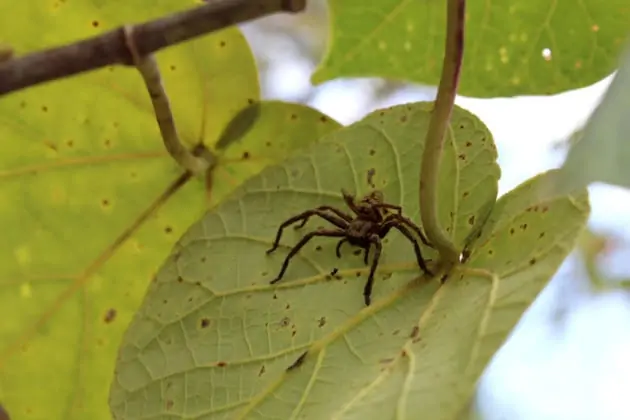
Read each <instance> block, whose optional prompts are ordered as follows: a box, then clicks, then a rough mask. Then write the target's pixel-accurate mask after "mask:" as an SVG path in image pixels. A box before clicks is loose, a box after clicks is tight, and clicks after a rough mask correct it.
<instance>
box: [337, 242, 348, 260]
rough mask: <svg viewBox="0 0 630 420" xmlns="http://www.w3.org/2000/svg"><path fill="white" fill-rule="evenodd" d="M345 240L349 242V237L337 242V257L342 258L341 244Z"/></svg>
mask: <svg viewBox="0 0 630 420" xmlns="http://www.w3.org/2000/svg"><path fill="white" fill-rule="evenodd" d="M344 242H348V238H343V239H342V240H340V241H339V242H338V243H337V248H335V254H337V258H341V245H343V244H344Z"/></svg>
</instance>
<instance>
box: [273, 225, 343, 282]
mask: <svg viewBox="0 0 630 420" xmlns="http://www.w3.org/2000/svg"><path fill="white" fill-rule="evenodd" d="M316 236H328V237H337V238H338V237H342V236H346V233H345V232H344V231H341V230H325V229H322V230H316V231H314V232H309V233H307V234H306V235H304V237H303V238H302V239H301V240H300V242H298V243H297V244H295V246H294V247H293V248H291V251H289V254H288V255H287V256H286V258H285V259H284V262H283V263H282V268H281V269H280V273H278V276H277V277H276V278H275V279H273V280H271V282H270V284H274V283H277V282H279V281H280V279H281V278H282V276H284V272H285V271H287V268H288V267H289V262H290V261H291V258H293V257H294V256H295V254H297V253H298V251H299V250H300V249H302V247H303V246H304V245H306V244H307V242H308V241H310V240H311V239H313V238H314V237H316Z"/></svg>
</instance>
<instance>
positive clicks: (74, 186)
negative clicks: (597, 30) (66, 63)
mask: <svg viewBox="0 0 630 420" xmlns="http://www.w3.org/2000/svg"><path fill="white" fill-rule="evenodd" d="M189 6H190V3H186V2H181V1H158V2H153V3H151V7H147V5H146V3H144V2H139V1H130V2H126V3H125V4H124V7H121V4H119V3H116V2H115V3H111V2H97V1H93V2H56V3H55V2H53V3H49V2H43V1H28V2H20V3H15V2H6V1H5V2H0V15H2V16H12V17H13V18H12V19H6V20H5V21H3V25H2V26H1V27H0V39H3V40H6V41H7V42H8V43H9V44H10V45H11V46H13V47H14V48H15V49H16V50H17V52H18V53H24V52H26V51H31V50H33V49H39V48H44V47H50V46H53V45H56V44H58V43H61V42H70V41H73V40H76V39H80V38H81V37H85V36H88V35H93V34H96V33H100V32H102V31H106V30H109V29H111V28H112V27H115V26H117V25H120V24H123V23H129V22H134V21H139V20H140V21H141V20H144V19H149V18H154V17H158V16H161V15H163V14H165V13H168V12H170V11H173V10H178V9H183V8H186V7H189ZM158 61H159V63H160V67H161V70H162V72H163V76H164V79H165V84H166V89H167V93H168V94H169V96H170V98H171V101H172V105H173V109H174V112H175V117H176V123H177V127H178V129H179V131H180V133H181V135H182V137H183V138H184V140H185V141H186V142H187V143H189V144H194V143H198V142H199V141H200V140H203V141H204V142H205V143H206V144H209V145H213V144H214V143H215V142H216V141H217V140H218V139H219V137H220V136H221V135H222V134H223V131H224V129H225V126H226V125H228V123H229V122H230V121H231V120H232V118H234V116H235V115H237V113H238V112H239V111H240V110H241V109H242V108H243V107H248V106H250V105H249V104H252V103H255V102H256V101H257V100H258V96H259V88H258V81H257V72H256V67H255V63H254V59H253V56H252V54H251V52H250V51H249V48H248V46H247V43H246V41H245V39H244V38H243V36H242V35H241V34H240V32H239V31H238V30H236V29H229V30H225V31H221V32H218V33H216V34H214V35H210V36H207V37H204V38H202V39H199V40H196V41H193V42H191V43H188V44H185V45H183V46H181V47H179V46H178V47H175V48H171V49H169V50H167V51H164V52H160V53H159V55H158ZM234 67H238V68H239V71H238V72H234V71H233V69H234ZM258 107H259V108H261V109H262V110H263V111H262V112H261V117H260V118H258V119H257V120H255V121H253V123H252V126H251V130H252V132H250V133H247V136H246V138H243V139H241V140H240V141H239V142H236V143H234V145H231V146H230V147H228V148H227V149H224V150H220V151H218V153H220V156H219V158H220V159H219V160H220V162H219V166H218V167H217V168H216V170H215V171H214V172H213V173H212V174H211V175H212V176H209V177H208V179H206V180H205V185H204V182H203V181H204V180H196V179H194V180H191V181H189V182H188V183H186V184H184V185H178V184H177V183H176V180H177V179H178V178H180V177H181V174H182V171H181V169H180V168H178V167H177V166H176V164H175V163H174V162H173V161H172V159H170V158H168V157H167V155H166V152H165V150H164V147H163V145H162V140H161V138H160V135H159V131H158V127H157V123H156V121H155V117H154V115H153V112H152V107H151V103H150V100H149V96H148V93H147V92H146V90H145V88H144V85H143V82H142V79H141V77H140V75H139V74H137V72H136V71H135V70H133V69H130V68H120V67H115V68H107V69H103V70H99V71H96V72H92V73H89V74H84V75H81V76H78V77H76V78H71V79H65V80H62V81H59V82H53V83H49V84H46V85H42V86H38V87H34V88H32V89H28V90H25V91H21V92H17V93H15V94H11V95H9V96H6V97H2V98H0V139H2V141H1V142H0V227H1V228H2V232H3V241H2V244H1V246H0V255H1V257H0V307H1V308H2V310H0V312H1V313H2V314H3V322H2V323H0V403H1V404H2V405H3V406H4V407H5V408H6V410H7V412H8V413H9V414H10V415H11V418H17V419H25V420H34V419H42V420H49V419H61V418H63V419H69V420H74V419H77V420H78V419H81V420H83V419H94V420H99V419H103V420H104V419H109V418H111V416H110V413H109V409H108V407H107V395H108V390H109V384H110V382H111V379H112V376H113V370H114V362H115V359H116V354H117V350H118V346H119V344H120V340H121V338H122V334H123V332H124V330H125V329H126V328H127V325H128V322H129V320H130V319H131V317H132V314H133V313H134V312H135V311H136V309H137V307H138V305H139V304H140V301H141V298H142V296H143V295H144V293H145V291H146V287H147V284H148V283H149V279H150V278H151V277H152V276H153V274H154V273H155V272H156V270H157V268H158V267H159V264H160V262H161V261H163V259H164V257H165V255H167V254H168V251H169V250H170V249H171V248H172V246H173V244H174V242H175V240H176V238H177V237H179V236H180V235H181V233H182V232H183V231H185V230H186V229H187V228H188V227H189V226H190V224H191V223H192V222H193V221H194V220H196V219H198V218H199V216H200V215H201V214H202V213H203V211H204V210H205V209H206V208H207V206H208V205H214V204H216V203H217V202H218V201H219V200H220V199H222V198H223V197H225V196H226V195H227V194H229V193H230V192H231V191H233V190H234V189H235V188H236V187H237V186H238V185H239V184H240V183H242V182H243V180H244V179H245V178H247V177H249V176H250V175H251V174H252V173H256V172H257V171H259V170H260V169H261V168H262V166H264V165H266V164H268V163H269V162H272V161H274V159H277V160H282V159H283V158H285V157H286V156H288V155H289V154H290V153H291V151H292V150H293V149H296V148H299V147H302V146H304V145H306V144H309V143H312V142H314V141H316V140H317V139H318V136H319V135H321V134H322V133H323V132H325V131H326V130H331V129H334V128H335V127H337V124H336V123H334V122H333V121H330V120H329V121H328V122H327V123H326V124H324V123H322V121H321V119H322V118H323V117H324V116H323V115H322V114H320V113H319V112H317V111H315V110H312V109H308V108H306V107H303V106H298V105H291V104H277V103H272V104H267V103H261V104H259V105H258ZM292 115H297V116H298V118H299V120H300V121H301V122H300V124H294V125H291V124H285V125H284V127H285V130H284V131H283V132H282V133H280V134H278V136H277V138H280V139H284V140H283V141H281V142H276V141H275V139H272V140H271V144H270V145H266V144H265V141H269V138H268V136H270V135H275V134H277V133H273V132H272V131H270V127H276V126H281V125H282V124H284V123H285V122H286V121H287V120H290V119H291V116H292ZM294 130H297V131H294ZM257 131H258V135H257V134H256V132H257ZM289 137H294V138H295V139H296V140H295V141H293V142H287V141H285V140H286V139H288V138H289ZM232 147H235V148H240V149H238V150H237V149H235V150H237V151H240V150H241V149H242V148H246V149H247V150H251V153H252V155H253V156H256V157H259V158H260V159H261V160H260V161H259V162H254V161H252V162H250V161H249V160H247V159H245V158H244V157H243V156H242V155H239V156H240V157H234V156H236V155H235V151H234V150H233V149H232ZM228 157H234V158H232V159H228ZM208 195H210V197H208ZM145 216H146V217H145ZM45 384H54V386H42V385H45Z"/></svg>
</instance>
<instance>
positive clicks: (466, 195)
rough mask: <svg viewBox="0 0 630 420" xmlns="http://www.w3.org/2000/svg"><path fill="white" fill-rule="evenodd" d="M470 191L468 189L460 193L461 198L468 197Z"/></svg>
mask: <svg viewBox="0 0 630 420" xmlns="http://www.w3.org/2000/svg"><path fill="white" fill-rule="evenodd" d="M469 194H470V193H469V192H468V191H464V193H463V194H462V198H466V197H468V195H469Z"/></svg>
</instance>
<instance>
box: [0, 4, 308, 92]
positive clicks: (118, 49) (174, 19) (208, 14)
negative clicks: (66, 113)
mask: <svg viewBox="0 0 630 420" xmlns="http://www.w3.org/2000/svg"><path fill="white" fill-rule="evenodd" d="M305 7H306V0H206V4H204V5H203V6H199V7H196V8H194V9H190V10H186V11H183V12H180V13H176V14H172V15H168V16H165V17H162V18H160V19H156V20H153V21H149V22H145V23H141V24H138V25H128V27H131V29H132V30H133V31H132V32H133V34H134V44H135V45H136V48H137V51H138V54H139V55H140V56H145V55H148V54H151V53H153V52H155V51H157V50H160V49H162V48H165V47H168V46H171V45H175V44H177V43H180V42H184V41H187V40H189V39H191V38H194V37H197V36H200V35H203V34H205V33H208V32H212V31H217V30H219V29H223V28H226V27H228V26H232V25H235V24H238V23H241V22H246V21H249V20H253V19H257V18H260V17H263V16H266V15H269V14H273V13H277V12H291V13H296V12H300V11H302V10H304V8H305ZM5 41H6V40H5ZM110 64H122V65H134V63H133V59H132V57H131V54H130V52H129V49H128V48H127V46H126V43H125V29H124V28H123V27H120V28H118V29H115V30H112V31H109V32H106V33H104V34H102V35H99V36H96V37H93V38H88V39H86V40H83V41H79V42H76V43H74V44H69V45H64V46H61V47H56V48H51V49H48V50H44V51H40V52H35V53H31V54H28V55H25V56H23V57H17V58H14V59H11V60H7V61H0V95H3V94H7V93H9V92H13V91H16V90H19V89H23V88H25V87H28V86H34V85H37V84H39V83H44V82H48V81H51V80H55V79H61V78H63V77H68V76H72V75H74V74H77V73H82V72H85V71H90V70H95V69H97V68H100V67H104V66H107V65H110Z"/></svg>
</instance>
